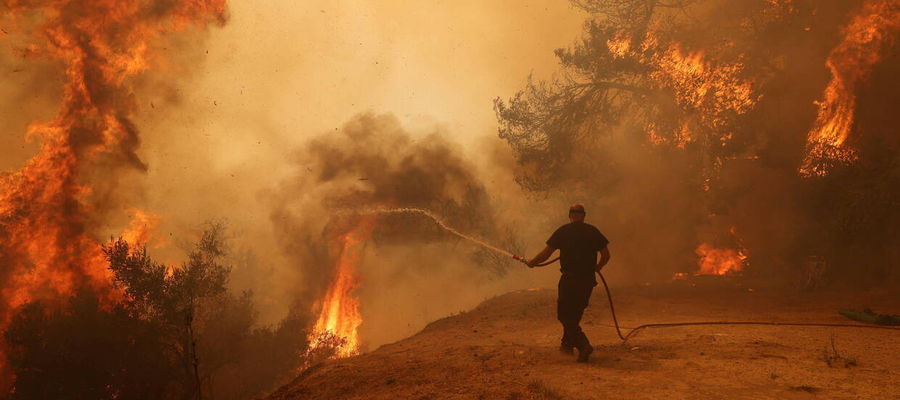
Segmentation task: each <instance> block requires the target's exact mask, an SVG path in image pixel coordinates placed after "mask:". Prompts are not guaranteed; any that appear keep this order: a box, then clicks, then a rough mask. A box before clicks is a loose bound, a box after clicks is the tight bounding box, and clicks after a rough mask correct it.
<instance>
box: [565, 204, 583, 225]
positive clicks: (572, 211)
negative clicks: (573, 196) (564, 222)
mask: <svg viewBox="0 0 900 400" xmlns="http://www.w3.org/2000/svg"><path fill="white" fill-rule="evenodd" d="M584 214H585V213H584V205H582V204H579V203H575V204H572V206H571V207H569V221H572V222H584Z"/></svg>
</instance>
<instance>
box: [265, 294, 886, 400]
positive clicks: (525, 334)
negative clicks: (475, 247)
mask: <svg viewBox="0 0 900 400" xmlns="http://www.w3.org/2000/svg"><path fill="white" fill-rule="evenodd" d="M701 286H702V287H704V288H701ZM613 294H614V295H615V300H616V303H617V307H618V308H617V312H618V313H619V317H620V320H621V322H622V324H623V325H626V326H636V325H639V324H642V323H649V322H679V321H697V320H771V321H800V322H837V323H842V322H852V321H848V320H846V319H844V318H843V317H841V316H840V315H838V314H837V313H836V311H837V310H838V309H841V308H848V307H863V306H867V307H871V308H873V309H875V310H876V311H879V310H881V311H884V312H892V313H900V296H897V295H896V294H891V293H890V292H881V293H856V294H852V295H850V294H846V293H844V294H837V293H821V292H820V293H800V292H788V293H785V292H784V291H780V292H779V291H774V290H756V291H750V290H748V289H747V288H740V287H736V286H733V285H723V284H718V283H716V284H712V285H699V286H698V287H691V286H690V285H688V284H684V283H682V284H669V285H663V286H653V287H641V288H629V289H620V290H615V289H614V291H613ZM555 300H556V293H555V291H553V290H550V289H541V290H530V291H519V292H513V293H509V294H506V295H503V296H499V297H497V298H494V299H491V300H488V301H485V302H484V303H482V304H481V305H480V306H478V307H477V308H476V309H474V310H472V311H470V312H466V313H463V314H461V315H456V316H452V317H448V318H444V319H442V320H438V321H435V322H434V323H432V324H430V325H429V326H428V327H427V328H425V329H424V330H423V331H422V332H420V333H418V334H416V335H415V336H412V337H410V338H408V339H404V340H402V341H400V342H397V343H394V344H390V345H385V346H383V347H381V348H379V349H377V350H376V351H373V352H371V353H368V354H364V355H361V356H357V357H353V358H348V359H342V360H335V361H329V362H326V363H324V364H322V365H319V366H318V367H315V368H313V369H311V370H309V371H307V372H305V373H303V374H302V375H301V376H299V377H298V378H297V379H296V380H294V381H293V382H291V383H290V384H288V385H286V386H284V387H282V388H281V389H279V390H278V391H277V392H276V393H274V394H273V395H272V396H271V397H270V399H273V400H274V399H329V400H332V399H510V400H513V399H667V400H674V399H720V398H730V399H812V398H817V399H822V398H833V399H900V331H881V330H869V329H841V328H796V327H771V326H767V327H756V326H737V327H729V326H699V327H679V328H664V329H653V330H646V331H644V332H642V333H641V334H640V335H639V336H637V337H636V338H633V339H631V340H630V341H629V343H628V344H627V345H622V344H621V342H620V341H619V339H618V338H617V337H616V335H615V332H614V330H613V329H612V328H611V327H609V326H607V324H609V323H610V318H609V311H608V308H607V305H606V299H605V297H604V295H603V292H602V287H598V288H597V290H595V292H594V296H593V298H592V304H591V306H590V307H589V309H588V312H587V313H586V315H585V319H584V320H585V322H584V324H583V326H584V327H585V331H586V332H587V334H588V336H589V337H590V338H591V339H592V341H593V342H594V345H595V346H596V348H597V351H596V352H595V353H594V357H593V358H592V360H591V362H590V363H588V364H578V363H575V362H574V361H573V357H571V356H566V355H563V354H561V353H559V352H558V351H557V346H558V340H559V338H558V335H559V333H560V332H559V331H560V328H559V326H558V324H557V322H556V320H555ZM832 337H833V339H834V348H836V349H837V352H838V354H839V355H840V356H841V357H843V358H840V359H833V363H832V366H829V365H828V363H826V357H827V356H826V348H827V349H829V350H830V349H831V340H832ZM832 355H833V354H832ZM847 364H849V365H847ZM854 364H855V365H854Z"/></svg>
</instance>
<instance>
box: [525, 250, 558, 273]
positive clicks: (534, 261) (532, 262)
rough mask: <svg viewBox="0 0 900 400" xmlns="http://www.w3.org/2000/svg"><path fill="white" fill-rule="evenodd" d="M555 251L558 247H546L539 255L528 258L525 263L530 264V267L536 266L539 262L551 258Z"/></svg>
mask: <svg viewBox="0 0 900 400" xmlns="http://www.w3.org/2000/svg"><path fill="white" fill-rule="evenodd" d="M554 251H556V249H554V248H552V247H550V246H547V247H544V250H542V251H541V252H540V253H538V255H536V256H534V258H532V259H531V260H528V262H526V263H525V264H528V267H529V268H534V267H535V266H537V265H538V264H540V263H542V262H544V261H547V259H548V258H550V255H552V254H553V252H554Z"/></svg>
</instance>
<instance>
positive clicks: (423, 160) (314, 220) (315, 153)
mask: <svg viewBox="0 0 900 400" xmlns="http://www.w3.org/2000/svg"><path fill="white" fill-rule="evenodd" d="M442 134H443V133H442V132H440V131H434V132H431V133H429V134H427V135H424V136H421V137H415V136H413V135H412V134H411V133H410V132H408V131H407V130H405V129H404V128H403V127H402V126H401V124H400V122H399V121H398V120H397V118H396V117H394V116H392V115H390V114H385V115H375V114H371V113H367V114H362V115H358V116H356V117H354V118H352V119H351V120H350V121H348V122H347V123H346V124H344V126H343V127H341V128H340V129H336V130H335V131H333V132H329V133H326V134H323V135H321V136H319V137H317V138H315V139H313V140H312V141H310V142H309V143H308V144H307V145H306V146H305V147H303V148H302V149H300V150H299V151H298V152H297V153H296V154H295V162H296V167H297V173H296V175H294V176H293V177H292V178H291V179H289V180H288V181H286V182H285V183H284V185H283V186H282V187H281V188H280V189H279V190H278V191H277V192H276V193H275V194H274V195H273V196H272V198H273V200H274V207H273V211H272V214H271V219H272V222H273V225H274V229H275V230H276V232H277V235H278V236H279V237H280V238H281V243H282V248H283V250H284V251H285V252H286V253H287V255H288V256H289V258H290V259H291V260H292V261H293V262H294V263H295V265H297V266H298V267H300V268H302V269H303V271H304V273H305V282H304V285H303V287H304V290H309V291H310V292H309V293H307V294H306V295H307V296H311V297H308V299H309V300H314V299H317V298H318V296H319V295H320V294H321V290H323V288H324V286H325V285H326V284H327V281H328V279H329V278H330V272H331V271H330V268H331V267H332V266H333V265H332V264H333V260H330V259H329V255H328V254H327V247H328V244H327V243H328V241H329V240H330V239H331V238H333V237H334V236H335V235H338V234H341V233H343V232H346V231H347V230H348V229H350V227H352V226H353V224H355V223H358V220H359V218H360V215H359V214H358V212H365V211H366V210H372V209H377V208H394V207H417V208H423V209H427V210H430V211H432V212H434V213H435V214H437V215H440V216H442V217H443V219H444V220H445V222H446V223H448V224H449V225H451V226H453V227H455V228H457V229H459V230H460V231H462V232H466V233H468V234H472V235H475V236H478V237H482V238H485V239H489V240H492V241H494V242H500V243H501V244H504V243H506V244H510V243H512V242H514V241H513V240H511V239H510V237H511V236H510V234H509V233H508V232H507V231H504V230H503V229H500V228H499V227H497V226H496V224H495V223H494V210H493V208H492V206H491V204H490V199H489V197H488V193H487V191H486V189H485V186H484V185H483V184H482V182H480V180H479V178H478V176H476V172H475V168H474V166H473V165H472V164H470V163H469V162H468V161H467V160H466V159H465V158H464V157H463V156H462V153H461V150H460V149H459V148H458V147H457V146H455V145H454V144H453V143H451V142H449V141H448V140H446V139H445V138H444V137H443V136H442ZM375 218H376V219H377V224H376V227H375V231H374V232H373V234H372V241H373V243H374V244H375V245H376V246H382V245H384V246H391V245H403V246H411V247H415V246H424V245H427V244H433V243H449V244H452V245H454V246H456V247H454V248H455V249H456V250H449V249H448V250H447V251H446V253H445V255H446V254H448V253H454V252H460V251H462V252H463V253H465V254H466V255H468V256H469V257H470V259H471V261H473V262H472V264H473V265H479V264H481V265H482V266H484V267H487V268H489V269H491V270H492V271H493V273H494V274H502V273H504V271H505V267H506V266H507V264H506V263H505V261H502V260H500V259H499V258H497V257H496V255H494V254H491V253H488V252H487V251H486V250H484V249H481V248H478V247H476V246H473V245H471V244H470V243H461V242H460V241H459V239H458V238H456V237H455V236H453V235H450V234H448V233H447V232H445V231H443V230H442V229H440V228H439V227H438V226H437V225H436V224H435V223H434V222H432V221H431V220H429V219H428V218H426V217H423V216H422V215H418V214H389V215H379V216H376V217H375ZM513 247H515V246H513ZM485 264H486V265H485ZM411 266H412V265H411Z"/></svg>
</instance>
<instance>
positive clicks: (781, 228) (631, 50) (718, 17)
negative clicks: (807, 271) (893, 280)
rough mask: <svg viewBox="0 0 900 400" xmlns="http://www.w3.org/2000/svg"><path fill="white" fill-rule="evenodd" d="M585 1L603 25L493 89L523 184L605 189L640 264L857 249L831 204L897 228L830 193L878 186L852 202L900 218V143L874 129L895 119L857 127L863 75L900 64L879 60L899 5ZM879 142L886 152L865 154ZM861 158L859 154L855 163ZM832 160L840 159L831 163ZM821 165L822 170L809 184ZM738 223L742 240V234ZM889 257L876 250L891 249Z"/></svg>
mask: <svg viewBox="0 0 900 400" xmlns="http://www.w3.org/2000/svg"><path fill="white" fill-rule="evenodd" d="M573 3H574V4H575V5H576V6H578V7H581V8H582V9H584V10H585V11H587V12H589V13H591V18H590V19H589V20H588V21H587V22H586V23H585V25H584V31H583V37H582V38H581V40H579V41H578V42H577V43H576V44H574V45H573V46H572V47H570V48H568V49H559V50H557V52H556V55H557V57H558V58H559V60H560V65H561V66H562V72H561V73H560V74H559V75H558V76H556V77H554V78H552V79H549V80H545V81H535V80H533V79H529V81H528V83H527V84H526V86H525V88H524V89H522V90H521V91H519V92H518V93H516V94H515V95H514V96H513V97H512V98H511V99H509V100H506V101H504V100H501V99H497V100H495V111H496V114H497V117H498V121H499V124H500V127H499V134H500V137H501V138H504V139H506V140H507V141H508V142H509V144H510V146H511V147H512V148H513V149H514V150H515V152H516V154H517V156H518V161H519V165H520V171H519V173H518V180H519V182H520V184H521V185H522V186H523V187H525V188H528V189H531V190H536V191H546V190H563V191H565V192H567V193H570V194H574V195H577V196H580V197H589V198H590V197H595V198H598V200H597V203H598V205H599V206H598V207H599V208H600V209H601V211H600V213H601V214H602V215H603V216H604V217H605V218H606V221H605V224H606V225H613V226H614V228H613V230H615V231H619V232H621V233H622V234H621V235H620V236H624V237H623V239H624V240H619V241H617V243H618V244H619V245H620V246H625V247H628V246H632V248H630V249H628V250H630V251H626V252H625V253H628V254H629V255H630V256H631V257H633V259H632V260H630V261H634V264H637V265H638V266H656V265H660V264H664V263H666V262H668V261H670V260H671V258H673V257H674V258H675V259H676V260H684V261H687V260H689V259H691V258H694V255H693V253H694V252H695V251H696V252H697V253H698V254H699V253H701V250H702V253H703V254H709V252H710V250H715V249H719V250H721V251H720V252H719V254H734V255H735V257H731V258H729V261H728V263H734V262H740V263H743V259H744V258H746V257H747V256H748V255H749V257H751V258H752V259H753V260H760V261H762V262H761V263H760V264H761V265H759V267H758V268H753V271H757V272H763V271H768V272H772V273H774V272H777V271H778V270H779V269H781V268H782V266H783V265H788V264H794V265H796V264H798V263H799V262H800V261H801V260H803V259H804V257H806V256H809V255H823V254H822V252H828V253H829V254H827V256H828V258H830V259H831V260H832V261H838V260H839V259H841V256H839V254H841V253H842V254H845V255H846V254H847V253H848V251H849V250H848V249H847V247H846V244H847V237H846V236H844V237H843V238H839V237H840V236H843V235H846V233H848V232H847V230H846V229H844V228H843V227H840V226H836V225H837V224H833V223H832V222H833V219H832V218H829V217H828V216H827V214H829V213H830V214H837V215H842V214H848V219H850V220H852V221H853V225H855V226H856V228H857V229H861V230H862V231H865V232H870V233H871V234H876V233H881V234H887V233H888V232H891V231H892V230H891V229H890V228H889V226H888V225H886V224H885V225H883V224H882V223H881V222H879V221H873V220H872V219H870V218H868V217H866V219H867V220H869V221H870V222H867V223H865V224H864V225H865V226H863V225H862V224H857V222H858V219H857V218H856V217H850V216H849V215H859V214H860V213H861V212H863V211H861V210H860V209H854V208H848V207H847V206H846V201H845V202H844V204H839V202H838V201H832V200H833V196H835V195H828V196H832V197H831V198H821V197H820V196H824V195H826V193H829V190H834V191H836V192H841V190H838V189H836V186H835V185H840V184H844V185H848V184H849V185H851V186H855V185H856V183H855V182H859V181H866V182H868V184H869V185H872V184H875V185H876V186H878V187H880V188H881V190H883V191H880V192H879V195H878V196H874V194H875V193H874V192H868V191H866V190H860V191H859V192H857V193H854V194H853V195H852V197H853V199H854V200H853V202H864V203H867V204H870V205H871V206H873V207H874V210H880V211H878V213H879V214H880V215H884V216H885V217H889V218H888V220H892V221H897V219H896V218H897V216H896V213H893V212H892V211H890V208H889V206H888V205H887V204H888V203H889V202H891V201H896V200H887V199H886V198H888V199H897V198H898V195H900V194H898V193H897V191H896V190H894V189H887V188H885V187H884V184H885V183H886V182H890V181H891V179H896V178H895V176H896V175H894V172H887V171H892V169H890V168H889V167H888V166H889V165H892V164H893V163H894V162H895V161H894V160H896V154H897V150H898V148H900V147H898V146H897V144H896V141H893V142H891V143H886V142H885V140H887V139H886V135H878V134H875V132H876V131H877V130H879V129H882V128H881V127H880V126H885V125H889V124H890V123H888V122H886V121H882V122H880V123H875V121H874V120H873V121H872V123H870V125H869V127H868V129H867V130H868V131H869V132H871V134H869V135H857V136H856V139H852V137H853V135H851V134H850V132H851V131H852V130H861V127H862V126H863V125H865V123H864V122H863V121H859V120H858V119H856V118H855V117H854V112H856V113H857V114H859V112H860V107H861V104H860V103H859V102H857V100H856V99H858V96H859V95H860V92H861V91H862V90H863V88H865V87H866V85H865V84H864V82H865V78H866V77H867V76H869V75H870V74H874V73H872V71H873V70H875V71H877V70H878V69H879V68H890V67H889V66H890V65H892V64H893V65H895V64H896V60H895V57H894V60H892V59H891V58H890V57H888V58H887V59H886V60H882V58H885V57H882V56H881V55H882V54H890V53H885V50H886V49H889V48H891V46H893V43H894V42H895V39H896V37H897V33H898V29H897V27H896V21H897V20H898V18H897V16H898V14H897V13H898V5H897V3H896V2H894V1H880V0H870V1H867V2H864V4H861V5H853V4H823V3H821V2H814V1H779V0H773V1H750V0H747V1H736V2H735V1H727V2H726V1H715V0H697V1H629V0H623V1H611V2H607V1H591V0H577V1H573ZM829 53H830V56H829ZM826 56H827V59H826ZM826 66H827V69H826V68H825V67H826ZM818 71H822V72H821V73H820V72H818ZM829 72H830V74H831V75H832V76H831V80H830V83H828V79H829V77H828V73H829ZM822 87H826V89H825V90H824V95H823V90H822ZM878 96H885V95H884V94H879V95H878ZM823 97H824V98H823ZM817 99H819V100H820V102H819V103H818V104H819V106H818V107H819V110H818V111H819V112H818V117H817V116H816V108H815V106H814V105H813V104H812V102H813V100H817ZM875 118H876V119H877V118H881V119H884V118H885V117H884V116H880V117H875ZM893 123H894V124H895V123H896V122H893ZM811 127H812V128H811ZM848 137H850V138H851V139H847V138H848ZM851 142H852V143H851ZM867 142H871V143H874V142H878V143H881V144H884V145H887V146H886V147H885V148H882V151H881V152H880V154H876V153H875V152H874V151H869V155H868V159H867V160H862V158H863V156H862V154H861V152H862V151H864V150H863V149H864V148H866V147H867V146H868V145H866V143H867ZM850 147H856V149H855V150H848V149H849V148H850ZM851 155H852V157H850V156H851ZM851 158H852V159H856V158H859V159H860V162H858V163H855V164H853V163H844V161H852V160H851ZM835 163H843V165H844V168H843V169H839V170H834V171H832V172H831V173H830V174H828V172H826V171H827V166H828V165H833V164H835ZM823 165H824V166H825V167H820V166H823ZM798 170H799V171H801V173H799V174H798ZM819 172H823V173H821V174H819ZM811 175H821V177H820V178H822V179H820V180H810V179H804V176H811ZM825 175H828V176H825ZM838 182H841V183H840V184H839V183H838ZM823 185H824V186H827V187H828V188H827V189H826V188H825V187H823ZM884 190H886V191H884ZM860 192H864V193H866V194H861V193H860ZM888 193H889V194H888ZM837 196H838V197H845V196H847V197H851V195H849V194H847V195H845V194H840V195H837ZM876 197H877V199H876ZM885 197H886V198H885ZM866 198H871V201H869V200H866ZM660 199H665V201H660ZM871 211H872V210H870V211H865V212H863V213H867V214H868V213H869V212H871ZM621 214H628V215H629V216H630V217H631V218H630V220H624V219H620V218H621V217H619V215H621ZM635 226H638V227H640V229H635ZM734 226H737V231H739V232H741V234H742V235H747V237H745V238H738V239H733V238H732V236H733V234H732V232H733V230H732V229H729V228H728V227H734ZM715 227H719V229H711V228H715ZM638 230H639V231H640V232H638ZM734 241H738V242H743V243H745V244H746V246H747V247H746V248H744V247H742V246H738V245H736V244H734V243H732V244H728V242H734ZM851 241H854V242H856V240H853V239H851ZM633 242H638V243H639V245H637V246H633V245H632V244H631V243H633ZM878 242H880V243H884V239H881V240H880V241H878ZM717 243H721V244H717ZM860 244H862V243H861V242H860ZM648 247H649V248H653V249H656V250H657V251H654V252H647V251H646V248H648ZM866 247H868V248H869V249H872V246H869V245H866ZM823 249H828V250H823ZM834 249H840V250H834ZM745 251H746V252H745ZM889 253H890V251H885V250H884V249H882V250H879V251H878V254H879V257H894V259H896V255H893V256H891V254H889ZM620 254H621V253H620ZM738 255H739V256H740V257H738ZM700 258H701V259H699V260H697V261H699V262H700V263H701V264H703V263H704V262H706V261H708V260H709V259H710V258H709V257H704V256H701V257H700ZM695 259H696V258H695ZM844 259H845V260H846V257H844ZM639 268H640V267H639ZM645 268H647V267H645ZM705 268H706V269H709V267H705ZM648 269H651V268H648ZM653 269H656V271H653ZM881 270H882V273H883V272H884V271H886V269H884V268H882V269H881ZM647 272H649V273H650V274H653V273H657V274H658V276H660V277H661V276H665V275H668V274H670V273H671V271H659V269H658V268H655V267H653V268H652V269H651V270H650V271H647ZM659 272H662V273H661V274H660V273H659Z"/></svg>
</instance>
